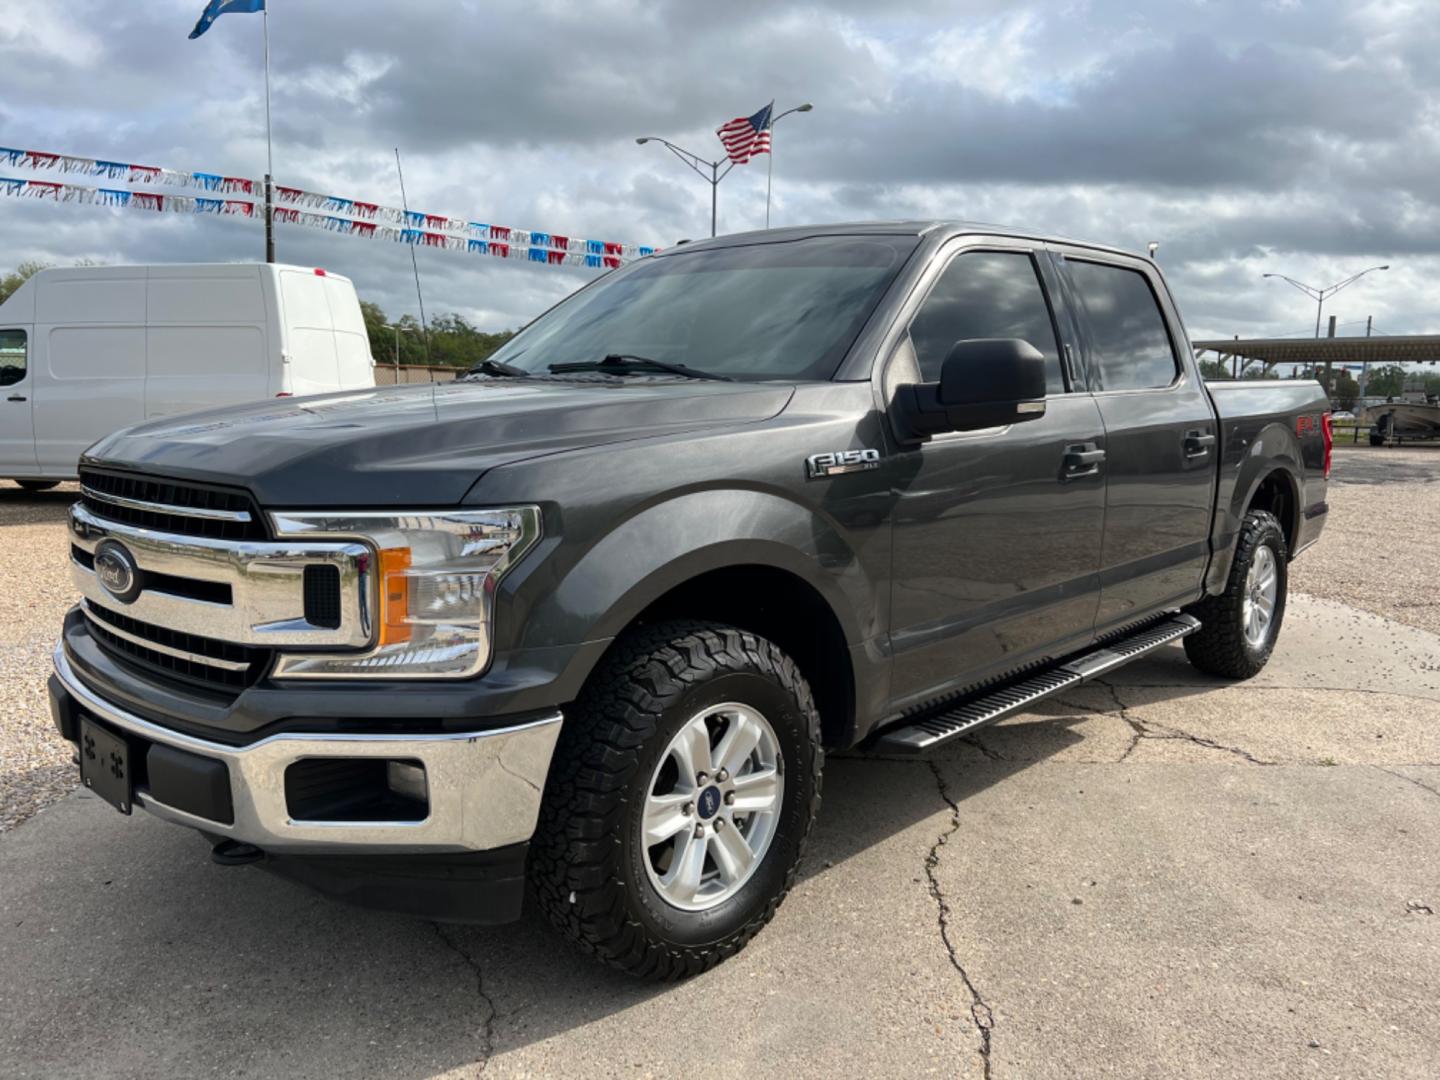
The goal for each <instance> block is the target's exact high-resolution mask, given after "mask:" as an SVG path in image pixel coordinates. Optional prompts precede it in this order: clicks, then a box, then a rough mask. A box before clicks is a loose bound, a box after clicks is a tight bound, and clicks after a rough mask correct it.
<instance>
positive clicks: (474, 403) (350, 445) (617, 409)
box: [81, 378, 794, 508]
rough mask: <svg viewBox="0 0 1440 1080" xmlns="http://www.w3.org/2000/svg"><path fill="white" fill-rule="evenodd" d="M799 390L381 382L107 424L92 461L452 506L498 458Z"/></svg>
mask: <svg viewBox="0 0 1440 1080" xmlns="http://www.w3.org/2000/svg"><path fill="white" fill-rule="evenodd" d="M793 392H794V387H792V386H788V385H775V384H756V383H724V382H696V381H693V380H688V379H687V380H673V379H641V378H627V379H625V380H623V381H622V380H618V379H610V378H605V379H597V380H594V381H582V380H577V381H575V382H569V381H566V382H546V381H522V380H519V379H516V380H509V379H481V380H475V381H459V382H448V383H436V384H434V385H425V386H399V387H376V388H375V389H371V390H359V391H351V392H348V393H343V394H333V395H324V396H317V397H308V398H293V399H281V400H275V401H265V402H259V403H257V404H254V405H244V406H239V407H227V408H224V409H213V410H208V411H205V412H198V413H189V414H187V415H184V416H176V417H167V418H165V419H164V420H156V421H152V422H150V423H146V424H141V425H139V426H138V427H132V428H128V429H126V430H124V431H119V432H116V433H115V434H113V435H109V436H106V437H105V438H104V439H101V440H100V441H99V442H98V443H96V444H95V445H94V446H92V447H91V448H90V449H89V450H88V451H87V452H86V454H85V456H84V458H83V459H82V462H81V463H82V465H103V466H110V467H116V468H123V469H133V470H136V471H140V472H146V473H151V474H155V475H161V476H168V477H174V478H175V479H188V480H196V481H202V482H209V483H215V484H227V485H233V486H239V487H246V488H248V489H249V490H250V491H251V492H252V493H253V494H254V495H255V497H256V498H257V499H258V500H259V501H260V504H261V505H262V506H264V507H267V508H302V507H311V506H349V507H356V508H367V507H374V508H381V507H388V506H399V505H409V506H454V505H456V504H458V503H459V502H460V501H461V500H462V499H463V498H464V497H465V493H466V492H467V491H468V490H469V489H470V488H471V487H472V486H473V485H474V484H475V482H476V481H477V480H479V479H480V477H481V476H483V475H484V474H485V473H486V472H487V471H488V470H490V469H493V468H496V467H497V466H500V465H506V464H510V463H512V462H516V461H522V460H524V459H526V458H532V457H538V456H540V455H545V454H555V453H561V452H564V451H566V450H575V449H580V448H583V447H591V446H598V445H603V444H605V443H613V442H625V441H629V440H632V439H640V438H650V437H655V436H660V435H671V434H675V433H679V432H687V431H699V430H702V429H705V428H709V427H715V426H719V425H724V424H733V423H747V422H753V421H758V420H764V419H766V418H768V417H771V416H774V415H775V414H776V413H778V412H780V410H781V409H783V408H784V407H785V404H786V402H787V401H789V399H790V396H791V394H792V393H793Z"/></svg>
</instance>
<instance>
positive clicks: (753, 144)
mask: <svg viewBox="0 0 1440 1080" xmlns="http://www.w3.org/2000/svg"><path fill="white" fill-rule="evenodd" d="M774 109H775V103H774V102H773V101H772V102H771V103H770V104H769V105H766V106H765V107H764V108H763V109H761V110H760V111H759V112H757V113H756V114H755V115H754V116H737V117H736V118H735V119H734V120H731V121H730V122H729V123H726V124H721V125H720V126H719V127H718V128H716V129H715V134H716V135H719V136H720V141H721V142H722V143H724V144H725V152H726V153H727V154H729V155H730V160H731V161H733V162H734V163H735V164H736V165H744V164H745V163H746V162H747V161H749V160H750V159H751V158H752V157H755V156H756V155H757V154H768V153H769V152H770V114H771V112H773V111H774Z"/></svg>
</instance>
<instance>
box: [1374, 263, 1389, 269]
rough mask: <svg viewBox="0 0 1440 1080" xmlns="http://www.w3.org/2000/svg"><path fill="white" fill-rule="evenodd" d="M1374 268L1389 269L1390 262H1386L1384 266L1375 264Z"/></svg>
mask: <svg viewBox="0 0 1440 1080" xmlns="http://www.w3.org/2000/svg"><path fill="white" fill-rule="evenodd" d="M1375 269H1376V270H1389V269H1390V264H1389V263H1386V264H1385V265H1384V266H1377V267H1376V268H1375Z"/></svg>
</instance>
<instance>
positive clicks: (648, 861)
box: [530, 623, 823, 979]
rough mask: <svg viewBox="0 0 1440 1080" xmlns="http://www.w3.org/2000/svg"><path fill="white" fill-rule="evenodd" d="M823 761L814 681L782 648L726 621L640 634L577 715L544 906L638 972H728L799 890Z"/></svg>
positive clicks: (540, 836) (547, 845)
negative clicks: (723, 967)
mask: <svg viewBox="0 0 1440 1080" xmlns="http://www.w3.org/2000/svg"><path fill="white" fill-rule="evenodd" d="M822 757H823V755H822V751H821V749H820V721H819V716H818V714H817V713H816V711H815V705H814V701H813V699H812V698H811V694H810V688H809V686H808V685H807V684H806V682H805V679H804V677H803V676H802V675H801V674H800V671H799V669H798V668H797V667H796V666H795V663H794V661H793V660H791V659H790V658H789V657H788V656H786V655H785V654H784V653H783V652H781V651H780V649H779V648H777V647H776V646H775V645H774V644H772V643H771V642H769V641H767V640H765V639H764V638H761V637H758V636H756V635H754V634H751V633H748V632H746V631H742V630H737V629H735V628H734V627H728V626H722V625H717V624H713V623H666V624H661V625H657V626H655V627H650V628H646V629H644V630H642V631H639V632H636V633H634V634H632V635H630V636H628V637H627V638H625V639H623V640H622V641H621V642H620V643H619V644H618V645H617V646H616V648H615V650H614V652H613V654H612V656H611V657H610V658H609V659H608V660H607V661H606V663H605V664H604V665H602V667H601V669H600V670H599V671H597V672H596V674H595V675H594V676H593V677H592V679H591V681H590V684H589V685H588V686H587V688H586V690H585V691H584V692H583V693H582V695H581V697H580V700H579V701H577V703H576V707H575V709H574V710H573V711H567V716H566V720H565V726H564V728H563V730H562V732H561V736H560V742H559V745H558V746H557V747H556V751H555V761H554V763H553V765H552V766H551V770H550V781H549V783H548V785H547V787H546V792H545V800H544V803H543V805H542V808H541V812H540V821H539V825H538V827H537V829H536V834H535V840H534V842H533V844H532V847H531V861H530V862H531V865H530V873H531V881H532V883H533V885H534V888H535V894H536V898H537V900H538V902H539V905H540V907H541V908H542V909H543V910H544V911H545V913H546V915H547V916H548V918H549V919H550V921H551V922H552V923H554V924H555V925H556V926H557V927H559V928H560V929H561V930H562V931H563V932H564V933H565V934H567V935H568V936H569V937H571V938H572V939H574V940H575V941H576V942H577V943H579V945H580V946H581V948H583V949H584V950H585V951H587V952H589V953H590V954H592V955H593V956H595V957H597V958H598V959H600V960H602V961H604V962H605V963H607V964H610V965H611V966H612V967H617V968H620V969H622V970H624V971H627V972H630V973H631V974H635V975H642V976H646V977H649V978H656V979H675V978H680V977H682V976H685V975H693V974H697V973H699V972H701V971H705V970H707V969H709V968H711V967H713V966H714V965H715V964H717V963H719V962H720V961H721V960H723V959H724V958H726V957H727V956H731V955H733V954H734V953H736V952H738V951H739V950H740V949H741V948H742V947H743V946H744V945H745V944H746V943H747V942H748V941H749V940H750V939H751V938H752V937H753V936H754V935H755V934H756V933H757V932H758V931H759V930H760V928H761V927H763V926H764V925H765V924H766V923H767V922H769V920H770V918H771V917H772V916H773V915H774V914H775V910H776V909H777V908H778V907H779V905H780V902H781V900H782V899H784V896H785V894H786V892H788V891H789V888H790V886H791V884H792V882H793V881H794V877H795V871H796V867H797V865H798V863H799V860H800V855H801V852H802V850H803V847H804V844H805V840H806V837H807V836H808V834H809V832H810V826H811V824H812V823H813V821H814V819H815V814H816V811H817V810H818V807H819V801H820V770H821V764H822Z"/></svg>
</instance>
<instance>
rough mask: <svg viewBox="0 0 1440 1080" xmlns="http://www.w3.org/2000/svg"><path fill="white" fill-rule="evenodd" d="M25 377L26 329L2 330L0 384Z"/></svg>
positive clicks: (5, 384) (9, 383) (12, 384)
mask: <svg viewBox="0 0 1440 1080" xmlns="http://www.w3.org/2000/svg"><path fill="white" fill-rule="evenodd" d="M23 378H25V331H24V330H0V386H14V385H15V384H16V383H18V382H19V381H20V380H21V379H23Z"/></svg>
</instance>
